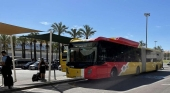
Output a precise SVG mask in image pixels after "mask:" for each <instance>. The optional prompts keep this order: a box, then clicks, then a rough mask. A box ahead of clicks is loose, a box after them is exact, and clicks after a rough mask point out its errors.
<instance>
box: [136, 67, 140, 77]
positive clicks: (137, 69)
mask: <svg viewBox="0 0 170 93" xmlns="http://www.w3.org/2000/svg"><path fill="white" fill-rule="evenodd" d="M139 74H140V67H139V66H138V67H137V68H136V75H139Z"/></svg>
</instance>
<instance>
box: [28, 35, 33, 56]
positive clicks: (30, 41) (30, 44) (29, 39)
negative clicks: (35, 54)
mask: <svg viewBox="0 0 170 93" xmlns="http://www.w3.org/2000/svg"><path fill="white" fill-rule="evenodd" d="M28 36H32V35H31V34H29V35H28ZM28 42H29V46H30V54H31V59H32V42H33V38H28Z"/></svg>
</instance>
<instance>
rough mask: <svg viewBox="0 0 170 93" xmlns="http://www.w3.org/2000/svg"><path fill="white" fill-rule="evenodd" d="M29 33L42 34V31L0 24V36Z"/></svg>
mask: <svg viewBox="0 0 170 93" xmlns="http://www.w3.org/2000/svg"><path fill="white" fill-rule="evenodd" d="M31 32H42V31H39V30H34V29H29V28H24V27H19V26H14V25H10V24H6V23H2V22H0V34H5V35H13V34H21V33H31Z"/></svg>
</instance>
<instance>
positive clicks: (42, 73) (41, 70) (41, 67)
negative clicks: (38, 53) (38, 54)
mask: <svg viewBox="0 0 170 93" xmlns="http://www.w3.org/2000/svg"><path fill="white" fill-rule="evenodd" d="M46 66H47V64H46V63H45V62H44V59H43V58H41V60H40V63H39V66H38V69H39V70H40V75H41V81H46V80H45V70H46Z"/></svg>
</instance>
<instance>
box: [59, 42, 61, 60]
mask: <svg viewBox="0 0 170 93" xmlns="http://www.w3.org/2000/svg"><path fill="white" fill-rule="evenodd" d="M58 49H59V50H58V52H59V55H58V58H59V63H60V54H61V53H60V43H59V46H58Z"/></svg>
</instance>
